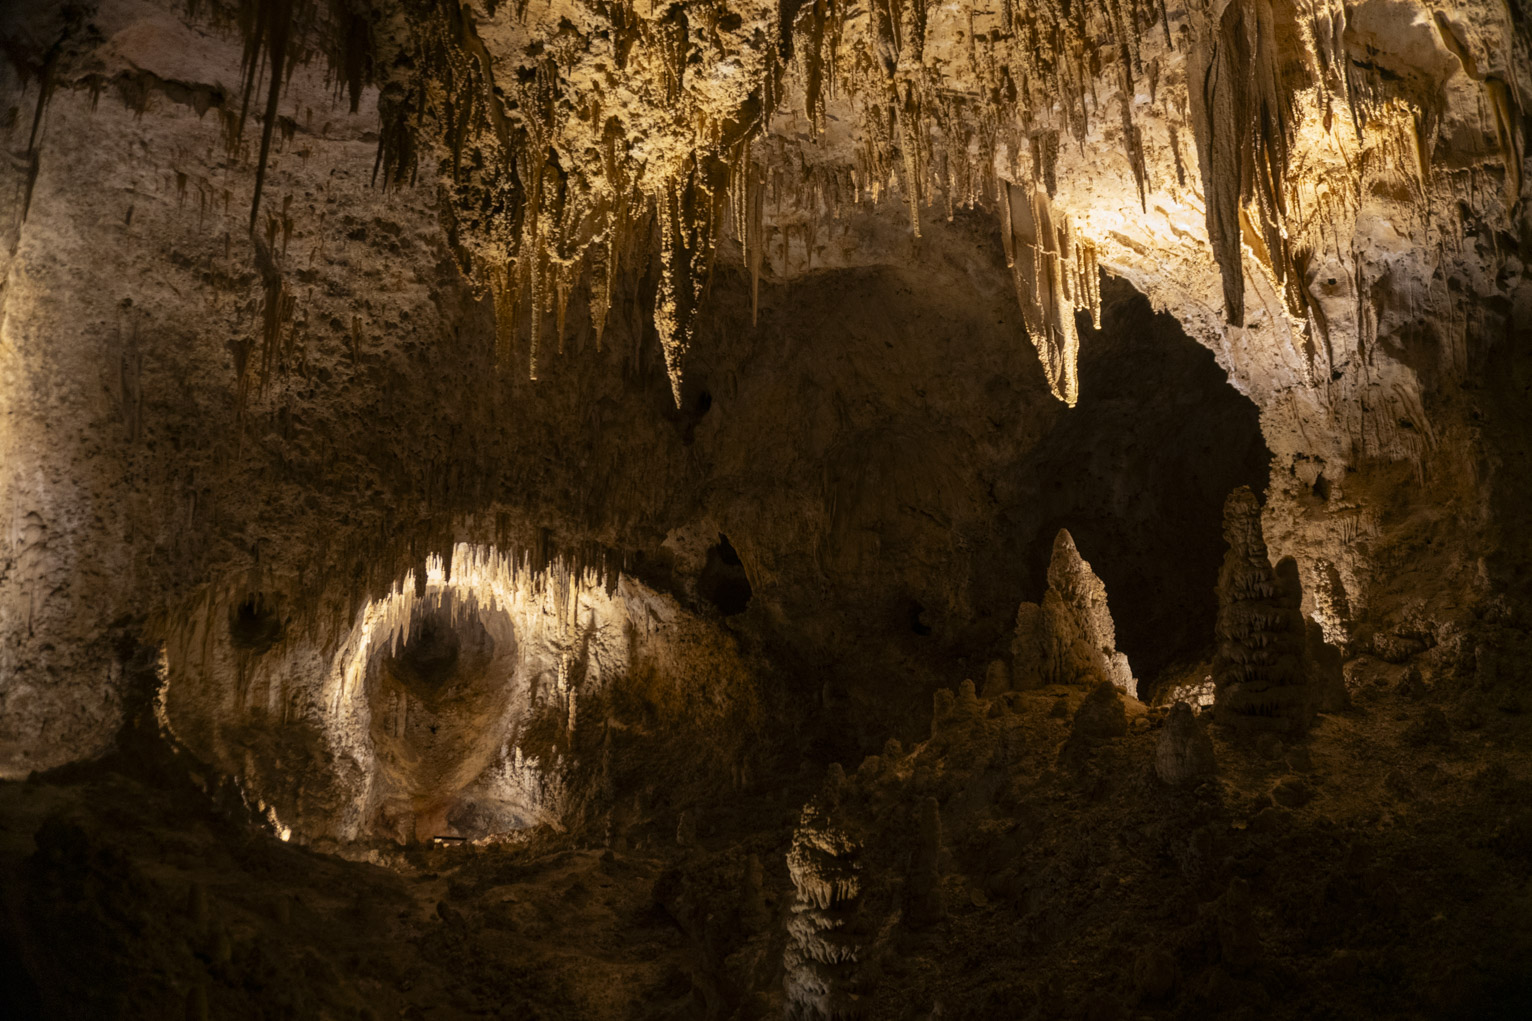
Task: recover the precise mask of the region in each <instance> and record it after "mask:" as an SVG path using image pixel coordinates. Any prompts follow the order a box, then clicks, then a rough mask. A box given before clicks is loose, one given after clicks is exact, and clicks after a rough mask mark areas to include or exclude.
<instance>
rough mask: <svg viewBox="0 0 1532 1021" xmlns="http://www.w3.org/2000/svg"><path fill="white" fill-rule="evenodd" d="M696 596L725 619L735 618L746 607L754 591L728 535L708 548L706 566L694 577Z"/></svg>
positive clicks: (721, 537) (722, 536) (721, 536)
mask: <svg viewBox="0 0 1532 1021" xmlns="http://www.w3.org/2000/svg"><path fill="white" fill-rule="evenodd" d="M697 593H698V594H699V595H700V596H702V598H703V599H706V600H707V601H708V602H709V603H711V604H713V606H715V607H717V608H718V612H719V613H721V614H723V615H724V616H725V617H735V616H738V615H739V614H741V613H744V612H745V608H746V607H748V606H749V605H750V599H751V597H752V596H753V595H754V594H755V592H754V590H752V589H751V587H750V579H749V578H748V577H746V575H745V565H744V563H743V562H742V561H741V560H740V558H739V553H738V552H736V551H735V549H734V545H733V543H731V542H729V537H728V536H726V535H719V537H718V542H717V543H716V544H714V545H713V546H711V547H709V548H708V551H707V563H706V564H704V565H703V567H702V574H701V575H700V576H698V578H697Z"/></svg>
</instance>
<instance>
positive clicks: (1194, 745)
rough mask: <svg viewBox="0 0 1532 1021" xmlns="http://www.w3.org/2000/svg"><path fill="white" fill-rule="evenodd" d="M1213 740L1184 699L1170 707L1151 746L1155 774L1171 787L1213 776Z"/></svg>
mask: <svg viewBox="0 0 1532 1021" xmlns="http://www.w3.org/2000/svg"><path fill="white" fill-rule="evenodd" d="M1214 769H1215V763H1214V758H1213V742H1212V740H1211V739H1210V738H1209V737H1208V735H1207V732H1206V731H1204V730H1203V729H1202V725H1201V724H1200V723H1199V722H1198V721H1197V714H1196V713H1195V712H1193V711H1192V707H1191V706H1190V705H1188V704H1187V703H1185V702H1177V703H1176V704H1175V705H1173V706H1171V708H1170V716H1169V718H1168V719H1167V720H1166V721H1165V730H1164V731H1163V732H1162V733H1161V734H1160V739H1159V742H1158V743H1157V744H1156V745H1155V748H1154V773H1155V775H1156V776H1158V777H1159V778H1160V780H1161V781H1162V782H1164V783H1167V784H1170V785H1171V786H1173V787H1174V786H1180V785H1183V784H1192V783H1196V782H1198V781H1199V780H1203V779H1205V778H1207V777H1209V776H1212V775H1213V772H1214Z"/></svg>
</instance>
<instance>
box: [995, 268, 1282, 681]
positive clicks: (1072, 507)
mask: <svg viewBox="0 0 1532 1021" xmlns="http://www.w3.org/2000/svg"><path fill="white" fill-rule="evenodd" d="M1102 298H1103V310H1102V323H1101V329H1100V330H1092V329H1090V324H1089V323H1088V322H1086V321H1085V320H1084V317H1083V316H1082V317H1081V339H1080V381H1081V382H1080V402H1079V404H1078V406H1077V407H1075V408H1073V409H1071V410H1069V411H1067V412H1065V413H1063V414H1061V415H1060V416H1059V417H1058V419H1057V420H1056V422H1055V424H1054V426H1053V428H1052V429H1051V430H1050V431H1049V433H1048V434H1047V436H1045V437H1044V438H1043V440H1042V441H1041V442H1040V443H1039V444H1038V445H1037V447H1036V448H1035V449H1034V451H1033V453H1032V456H1031V457H1029V458H1028V459H1027V461H1026V463H1025V464H1024V465H1023V466H1022V469H1021V471H1020V475H1021V478H1022V482H1021V485H1020V487H1019V488H1020V491H1019V492H1018V493H1016V500H1017V503H1018V504H1019V505H1020V506H1021V508H1022V509H1023V513H1025V514H1026V515H1027V517H1028V519H1029V522H1028V527H1029V528H1030V531H1031V534H1032V540H1031V543H1030V546H1029V549H1028V551H1027V555H1026V562H1025V565H1024V574H1025V576H1026V579H1027V580H1026V585H1027V592H1028V593H1030V594H1031V595H1029V598H1035V594H1036V593H1037V592H1039V591H1040V590H1041V589H1042V588H1043V586H1044V585H1045V584H1046V582H1045V574H1046V572H1047V567H1048V557H1049V552H1050V549H1051V545H1052V542H1053V537H1054V535H1055V534H1056V532H1057V531H1058V529H1059V528H1068V529H1069V531H1070V533H1071V534H1072V535H1073V536H1074V538H1075V542H1076V544H1077V545H1078V547H1079V549H1080V552H1081V555H1083V556H1084V557H1085V558H1086V559H1087V560H1088V561H1090V563H1091V564H1092V566H1093V567H1094V568H1095V570H1096V571H1097V573H1098V574H1099V575H1100V577H1101V579H1102V580H1103V581H1104V582H1105V583H1106V588H1107V594H1108V597H1109V599H1110V604H1111V610H1112V617H1113V619H1114V621H1115V622H1116V626H1117V647H1118V648H1119V649H1121V650H1122V651H1124V652H1125V653H1127V655H1128V659H1129V661H1130V662H1131V663H1132V666H1133V671H1134V674H1135V675H1136V676H1137V677H1138V678H1139V681H1140V687H1139V696H1140V697H1141V698H1145V699H1147V698H1149V697H1151V696H1152V693H1153V689H1154V687H1155V683H1154V681H1155V676H1156V675H1157V674H1158V673H1160V672H1161V671H1162V670H1164V669H1166V668H1167V667H1171V666H1173V665H1176V664H1179V663H1183V662H1186V661H1189V660H1197V659H1200V658H1202V657H1203V655H1204V654H1205V653H1206V652H1207V650H1208V649H1209V647H1210V645H1211V642H1212V634H1213V618H1214V614H1215V610H1216V599H1215V596H1214V584H1215V582H1216V581H1217V577H1218V565H1219V563H1220V561H1221V559H1222V557H1223V551H1224V548H1225V547H1224V541H1223V536H1222V526H1221V519H1222V511H1223V502H1224V499H1225V497H1227V496H1228V494H1229V493H1230V492H1231V491H1233V490H1234V489H1235V488H1237V487H1239V486H1249V487H1251V489H1252V490H1253V491H1255V492H1257V493H1260V492H1263V491H1264V489H1265V487H1266V483H1267V474H1268V465H1269V463H1270V460H1271V453H1270V451H1269V450H1268V449H1267V448H1266V444H1265V441H1264V439H1263V438H1262V436H1261V430H1260V420H1259V415H1258V412H1257V409H1256V406H1255V405H1254V404H1253V403H1251V402H1250V401H1249V400H1248V399H1247V398H1246V397H1244V396H1243V395H1242V394H1240V393H1239V392H1238V391H1236V390H1235V389H1234V388H1233V387H1231V386H1230V385H1229V383H1228V380H1227V378H1226V376H1225V374H1224V371H1223V370H1222V369H1221V368H1219V366H1218V364H1217V362H1216V361H1215V360H1214V358H1213V355H1212V352H1210V351H1208V350H1207V349H1206V348H1204V347H1203V346H1201V345H1200V344H1198V343H1196V342H1195V341H1193V340H1192V339H1191V338H1190V337H1188V336H1187V335H1186V333H1185V331H1184V330H1182V329H1181V326H1180V324H1179V323H1177V322H1176V320H1175V319H1174V318H1173V317H1172V316H1169V315H1164V314H1156V313H1155V312H1154V311H1153V310H1152V309H1151V308H1150V306H1149V301H1148V299H1147V298H1145V297H1144V296H1143V295H1142V294H1139V293H1138V292H1137V291H1135V290H1134V289H1133V288H1132V287H1131V286H1130V285H1128V284H1127V283H1125V282H1123V281H1121V280H1115V279H1107V280H1106V281H1105V282H1104V283H1103V286H1102Z"/></svg>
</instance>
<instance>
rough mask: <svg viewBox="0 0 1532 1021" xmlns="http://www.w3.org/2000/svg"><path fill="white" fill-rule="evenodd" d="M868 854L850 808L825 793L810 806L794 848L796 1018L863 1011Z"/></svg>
mask: <svg viewBox="0 0 1532 1021" xmlns="http://www.w3.org/2000/svg"><path fill="white" fill-rule="evenodd" d="M860 858H861V845H860V842H859V841H858V840H857V838H856V837H854V836H853V835H852V833H851V832H850V830H849V826H848V823H847V820H846V818H845V816H844V813H843V812H841V811H840V810H838V809H837V808H836V806H834V805H832V804H830V803H828V802H827V801H826V800H825V799H824V798H823V797H821V798H819V799H816V800H814V801H812V802H810V803H809V804H808V805H806V806H805V807H804V809H803V814H802V816H801V817H800V819H799V822H798V828H797V829H796V830H795V831H794V833H793V842H792V847H791V848H790V849H789V850H788V853H787V872H788V875H789V876H790V877H791V879H792V881H793V887H794V889H795V890H796V891H797V902H796V903H795V904H794V905H793V909H792V914H791V915H790V916H789V918H788V922H787V946H786V949H785V950H784V951H783V966H784V969H785V972H786V973H785V975H784V976H783V987H784V991H785V993H786V996H787V1009H788V1016H789V1017H794V1018H803V1019H816V1021H818V1019H823V1021H829V1019H832V1018H840V1017H854V1016H856V1015H857V1014H858V1013H860V1005H859V1000H860V996H859V994H858V992H857V989H856V980H857V963H858V960H859V958H860V955H861V952H862V948H863V942H864V939H865V934H863V933H862V932H861V931H860V928H859V926H858V924H857V923H858V921H859V918H858V912H859V909H860V899H861V896H862V875H861V871H862V866H861V860H860Z"/></svg>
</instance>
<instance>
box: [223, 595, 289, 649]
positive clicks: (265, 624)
mask: <svg viewBox="0 0 1532 1021" xmlns="http://www.w3.org/2000/svg"><path fill="white" fill-rule="evenodd" d="M281 639H282V618H281V617H280V616H279V615H278V614H277V612H276V608H275V607H273V606H271V605H269V604H268V603H267V601H266V597H265V596H263V595H261V594H259V593H257V594H255V595H251V596H248V597H246V598H245V599H244V600H243V601H241V602H240V603H239V604H238V605H236V606H233V607H231V608H230V610H229V643H230V644H231V645H233V646H234V647H235V648H236V649H242V650H244V651H246V652H265V651H266V650H267V649H269V648H271V647H272V646H273V645H275V644H277V642H279V641H281Z"/></svg>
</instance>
